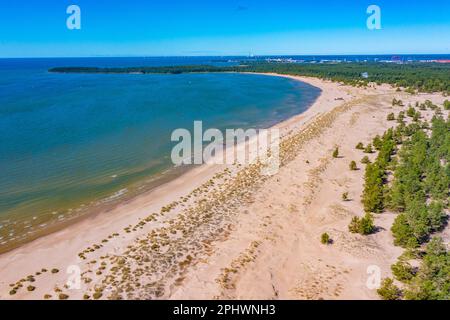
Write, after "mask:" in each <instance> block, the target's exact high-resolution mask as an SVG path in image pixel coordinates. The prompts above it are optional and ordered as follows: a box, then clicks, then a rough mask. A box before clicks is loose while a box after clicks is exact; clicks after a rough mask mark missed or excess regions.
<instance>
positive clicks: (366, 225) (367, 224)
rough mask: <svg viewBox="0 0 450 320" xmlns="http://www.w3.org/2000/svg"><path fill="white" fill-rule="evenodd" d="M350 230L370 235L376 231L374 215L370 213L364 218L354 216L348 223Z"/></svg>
mask: <svg viewBox="0 0 450 320" xmlns="http://www.w3.org/2000/svg"><path fill="white" fill-rule="evenodd" d="M348 230H349V231H350V232H351V233H359V234H361V235H368V234H371V233H373V232H374V231H375V226H374V223H373V216H372V215H371V214H370V213H366V215H365V216H364V217H362V218H358V217H356V216H355V217H353V218H352V220H351V221H350V224H349V225H348Z"/></svg>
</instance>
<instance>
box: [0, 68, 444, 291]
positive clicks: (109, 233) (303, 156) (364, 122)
mask: <svg viewBox="0 0 450 320" xmlns="http://www.w3.org/2000/svg"><path fill="white" fill-rule="evenodd" d="M270 76H279V75H274V74H272V75H270ZM289 77H290V78H293V79H297V80H300V81H303V82H306V83H308V84H311V85H313V86H315V87H318V88H320V89H321V90H322V94H321V95H320V97H319V98H318V99H317V100H316V101H315V103H314V104H313V105H312V106H311V107H310V108H309V109H308V110H307V111H306V112H304V113H302V114H299V115H297V116H295V117H293V118H290V119H288V120H287V121H284V122H282V123H280V124H278V125H277V126H276V127H277V128H279V129H280V132H281V135H282V143H281V146H280V157H281V163H282V166H281V168H280V170H279V172H278V173H277V174H276V175H273V176H263V175H261V174H260V169H261V165H260V164H259V163H255V164H250V165H247V166H241V165H202V166H200V167H196V168H195V169H192V170H190V171H188V172H187V173H185V174H183V175H182V176H180V177H179V178H176V179H175V180H172V181H170V182H168V183H166V184H163V185H161V186H159V187H158V188H156V189H154V190H152V191H150V192H147V193H145V194H142V195H140V196H138V197H136V198H134V199H132V200H130V201H128V202H126V203H122V204H120V205H119V206H117V207H115V208H114V209H112V210H109V211H107V212H101V213H98V214H95V215H90V216H89V217H87V218H85V219H82V220H81V221H79V222H77V223H74V224H72V225H70V226H68V227H66V228H64V229H63V230H60V231H57V232H54V233H52V234H50V235H47V236H44V237H41V238H39V239H36V240H34V241H32V242H30V243H27V244H25V245H23V246H21V247H19V248H17V249H14V250H12V251H10V252H7V253H5V254H2V255H0V298H1V299H378V296H377V293H376V290H375V289H373V288H369V287H368V286H367V285H366V282H367V280H368V277H369V275H368V273H367V270H368V268H369V267H370V266H377V267H378V268H379V269H380V270H381V273H382V277H385V276H389V275H390V265H391V264H392V263H394V262H395V261H396V259H397V257H398V256H399V255H400V254H401V253H402V249H401V248H399V247H395V246H394V245H393V240H392V235H391V232H390V230H389V229H390V226H391V224H392V222H393V220H394V218H395V215H394V214H392V213H389V212H385V213H383V214H380V215H376V216H375V224H376V226H377V227H379V231H378V232H376V233H375V234H372V235H369V236H361V235H355V234H351V233H349V232H348V228H347V226H348V223H349V221H350V219H351V217H353V216H355V215H357V216H362V215H363V214H364V210H363V206H362V204H361V202H360V196H361V193H362V188H363V174H364V165H363V164H361V163H360V160H361V158H362V157H363V156H364V155H365V154H363V153H362V151H361V150H357V149H355V145H356V144H357V143H358V142H363V143H364V144H366V143H368V142H369V141H371V140H372V138H373V137H374V136H375V135H377V134H382V133H383V132H384V131H385V130H386V129H388V128H390V127H392V126H394V125H395V123H393V122H389V121H387V119H386V116H387V114H388V113H391V112H395V113H398V112H399V111H401V110H406V108H407V105H408V103H411V104H414V103H415V102H416V101H420V102H423V101H425V100H426V99H428V100H431V101H433V102H434V103H436V104H439V105H442V103H443V101H444V100H445V97H443V96H442V95H441V94H417V95H410V94H407V93H405V92H397V91H396V90H395V89H393V88H392V87H390V86H388V85H382V86H376V85H371V86H370V87H369V88H356V87H350V86H344V85H341V84H339V83H335V82H329V81H323V80H319V79H316V78H305V77H293V76H289ZM393 98H397V99H398V98H400V99H402V100H403V102H404V103H405V107H393V106H392V103H391V102H392V99H393ZM423 116H424V117H428V118H429V117H431V116H432V113H431V111H424V112H423ZM337 146H338V147H339V149H340V154H341V156H340V157H339V158H337V159H334V158H333V157H332V152H333V149H334V148H335V147H337ZM369 157H375V154H371V155H369ZM352 160H355V161H356V163H357V165H358V168H359V169H360V170H356V171H350V170H349V163H350V161H352ZM344 192H348V194H349V201H343V200H342V194H343V193H344ZM323 232H327V233H329V234H330V236H331V238H332V239H333V244H332V245H328V246H325V245H323V244H321V243H320V235H321V234H322V233H323ZM444 238H445V239H446V240H447V241H448V240H449V238H450V233H449V232H448V228H447V230H446V231H445V232H444ZM12 288H18V289H17V290H16V292H15V293H14V294H11V293H10V291H11V290H12Z"/></svg>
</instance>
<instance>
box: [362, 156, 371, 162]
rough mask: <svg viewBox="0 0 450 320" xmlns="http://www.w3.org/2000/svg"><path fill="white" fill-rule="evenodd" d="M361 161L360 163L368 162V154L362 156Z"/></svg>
mask: <svg viewBox="0 0 450 320" xmlns="http://www.w3.org/2000/svg"><path fill="white" fill-rule="evenodd" d="M361 163H362V164H368V163H370V159H369V157H368V156H364V157H363V158H362V159H361Z"/></svg>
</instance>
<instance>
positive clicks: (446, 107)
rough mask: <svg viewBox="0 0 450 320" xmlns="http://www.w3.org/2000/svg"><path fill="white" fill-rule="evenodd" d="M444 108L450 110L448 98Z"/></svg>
mask: <svg viewBox="0 0 450 320" xmlns="http://www.w3.org/2000/svg"><path fill="white" fill-rule="evenodd" d="M444 109H445V110H450V101H448V100H445V101H444Z"/></svg>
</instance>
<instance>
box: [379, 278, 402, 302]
mask: <svg viewBox="0 0 450 320" xmlns="http://www.w3.org/2000/svg"><path fill="white" fill-rule="evenodd" d="M377 293H378V295H379V296H380V297H381V298H382V299H383V300H399V299H400V298H401V294H402V293H401V291H400V289H399V288H398V287H397V286H396V285H395V284H394V280H392V279H391V278H385V279H383V281H382V282H381V286H380V288H379V289H378V290H377Z"/></svg>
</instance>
